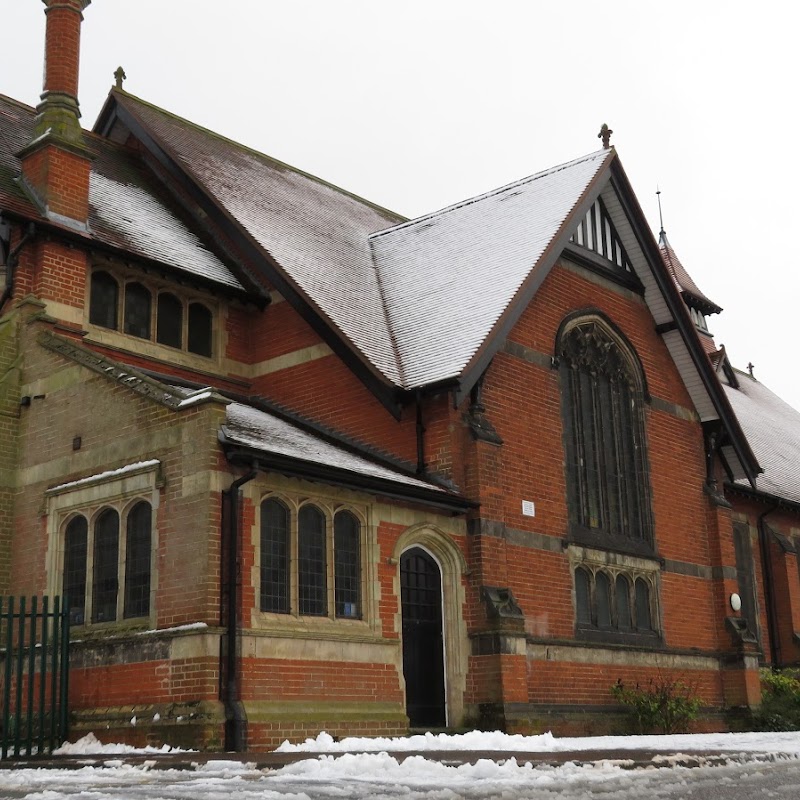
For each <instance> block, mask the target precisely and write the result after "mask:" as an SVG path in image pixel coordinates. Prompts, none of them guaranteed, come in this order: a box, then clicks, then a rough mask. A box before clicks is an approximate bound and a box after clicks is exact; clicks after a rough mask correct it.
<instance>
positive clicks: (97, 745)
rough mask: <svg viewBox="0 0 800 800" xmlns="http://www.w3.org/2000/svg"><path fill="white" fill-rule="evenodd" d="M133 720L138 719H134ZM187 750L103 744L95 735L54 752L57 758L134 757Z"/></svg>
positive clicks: (88, 735)
mask: <svg viewBox="0 0 800 800" xmlns="http://www.w3.org/2000/svg"><path fill="white" fill-rule="evenodd" d="M133 719H136V717H134V718H133ZM185 752H189V751H187V750H180V749H178V748H176V747H170V746H169V745H168V744H165V745H162V746H161V747H132V746H131V745H129V744H103V743H102V742H101V741H100V740H99V739H98V738H97V737H96V736H95V735H94V734H93V733H87V734H86V736H83V737H81V738H80V739H78V741H77V742H64V744H62V745H61V747H57V748H56V749H55V750H53V755H56V756H85V755H132V754H142V755H146V754H148V753H185Z"/></svg>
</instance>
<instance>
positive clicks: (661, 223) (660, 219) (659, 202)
mask: <svg viewBox="0 0 800 800" xmlns="http://www.w3.org/2000/svg"><path fill="white" fill-rule="evenodd" d="M656 197H657V198H658V222H659V224H660V225H661V232H660V234H659V235H660V236H666V233H665V232H664V217H663V215H662V214H661V189H660V188H659V187H658V186H656Z"/></svg>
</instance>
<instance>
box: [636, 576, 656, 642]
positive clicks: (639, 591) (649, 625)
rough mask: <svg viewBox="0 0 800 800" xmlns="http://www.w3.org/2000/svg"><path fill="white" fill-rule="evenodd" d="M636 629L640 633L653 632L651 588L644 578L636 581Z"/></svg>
mask: <svg viewBox="0 0 800 800" xmlns="http://www.w3.org/2000/svg"><path fill="white" fill-rule="evenodd" d="M635 594H636V628H637V630H640V631H651V630H653V620H652V618H651V614H650V587H649V586H648V585H647V582H646V581H645V580H643V579H642V578H637V579H636V592H635Z"/></svg>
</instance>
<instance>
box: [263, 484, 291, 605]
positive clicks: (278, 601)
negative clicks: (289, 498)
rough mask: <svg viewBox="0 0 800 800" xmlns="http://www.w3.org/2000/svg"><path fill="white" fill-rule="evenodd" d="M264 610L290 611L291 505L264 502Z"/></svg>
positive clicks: (269, 501)
mask: <svg viewBox="0 0 800 800" xmlns="http://www.w3.org/2000/svg"><path fill="white" fill-rule="evenodd" d="M261 610H262V611H273V612H277V613H280V614H288V613H289V509H288V508H286V506H285V505H284V504H283V503H281V502H280V501H279V500H275V499H272V498H270V499H269V500H265V501H264V502H263V503H262V504H261Z"/></svg>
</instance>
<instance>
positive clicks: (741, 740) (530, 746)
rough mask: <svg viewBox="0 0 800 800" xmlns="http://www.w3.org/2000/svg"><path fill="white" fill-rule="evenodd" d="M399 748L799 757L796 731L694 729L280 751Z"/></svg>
mask: <svg viewBox="0 0 800 800" xmlns="http://www.w3.org/2000/svg"><path fill="white" fill-rule="evenodd" d="M384 750H385V751H387V752H401V751H409V750H411V751H418V752H421V751H425V750H485V751H490V752H494V751H502V752H507V753H555V752H562V753H564V752H572V751H580V750H660V751H669V752H671V753H685V752H697V751H698V750H725V751H726V752H731V753H739V752H756V753H769V752H776V753H794V754H798V755H800V731H790V732H788V733H786V732H781V733H761V732H755V733H754V732H750V733H699V734H698V733H694V734H671V735H666V736H665V735H662V736H582V737H564V738H558V737H556V736H553V734H552V733H550V732H549V731H548V732H547V733H542V734H539V735H538V736H522V735H521V734H516V735H510V734H506V733H501V732H500V731H492V732H485V731H470V732H469V733H461V734H455V735H447V734H444V733H439V734H433V733H425V734H420V735H417V736H404V737H398V738H395V739H382V738H357V737H349V738H346V739H342V740H341V741H336V740H334V738H333V737H332V736H331V735H330V734H328V733H326V732H325V731H323V732H322V733H320V734H319V736H317V738H316V739H306V740H305V742H303V743H302V744H290V743H289V742H288V741H285V742H284V743H283V744H282V745H281V746H280V747H278V748H277V752H279V753H291V752H298V751H302V752H327V753H346V752H381V751H384Z"/></svg>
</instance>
